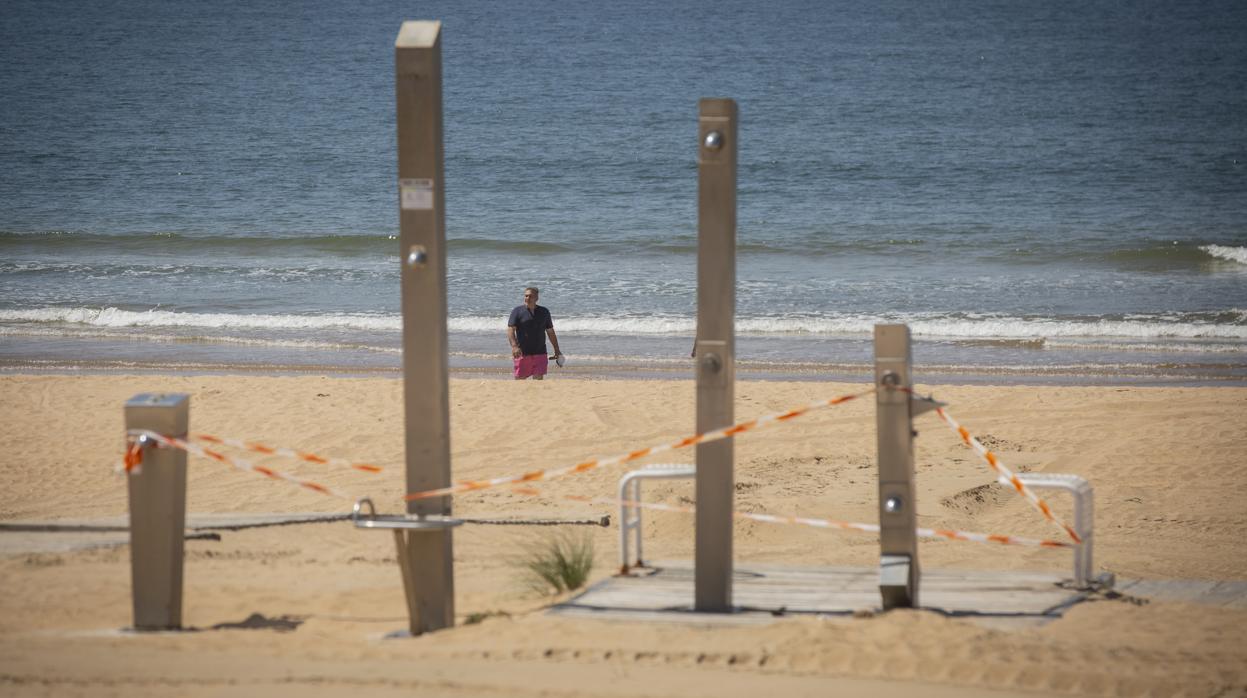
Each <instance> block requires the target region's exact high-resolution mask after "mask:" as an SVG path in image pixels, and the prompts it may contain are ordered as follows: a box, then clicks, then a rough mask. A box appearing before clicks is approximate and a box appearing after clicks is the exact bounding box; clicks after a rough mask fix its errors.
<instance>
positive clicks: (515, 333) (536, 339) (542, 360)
mask: <svg viewBox="0 0 1247 698" xmlns="http://www.w3.org/2000/svg"><path fill="white" fill-rule="evenodd" d="M538 294H539V292H538V291H537V287H536V286H529V287H528V288H526V289H524V305H517V306H515V309H514V310H512V311H511V317H510V318H509V319H507V339H508V340H509V341H510V342H511V358H512V359H514V361H515V380H517V381H519V380H524V379H525V378H528V377H529V376H532V377H533V380H541V379H543V378H545V375H546V368H547V366H548V364H549V360H548V359H547V358H546V335H549V337H550V344H552V345H553V346H554V358H555V359H556V360H558V359H561V358H562V356H563V352H561V351H559V338H558V337H557V336H556V335H555V334H554V320H553V319H552V318H551V317H550V311H549V310H548V309H546V307H545V306H541V305H537V296H538ZM559 365H562V363H561V362H560V364H559Z"/></svg>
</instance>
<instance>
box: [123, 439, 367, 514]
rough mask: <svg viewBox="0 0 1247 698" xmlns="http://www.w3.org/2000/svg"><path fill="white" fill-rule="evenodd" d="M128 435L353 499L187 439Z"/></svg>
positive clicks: (328, 488) (353, 499) (325, 487)
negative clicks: (144, 437)
mask: <svg viewBox="0 0 1247 698" xmlns="http://www.w3.org/2000/svg"><path fill="white" fill-rule="evenodd" d="M129 435H130V436H131V437H132V438H137V437H140V436H146V437H148V438H149V439H151V440H153V441H155V442H156V443H158V444H160V445H161V446H167V447H169V448H178V449H181V450H183V451H186V452H187V453H191V454H194V455H196V456H200V457H201V458H211V459H212V460H214V461H217V462H218V463H224V464H226V465H230V466H233V467H235V468H237V469H239V470H245V471H248V472H253V473H259V474H261V475H264V476H265V477H269V478H272V479H274V480H284V481H286V482H289V483H291V484H295V485H298V486H299V487H303V488H305V489H309V490H312V491H313V492H320V493H321V494H327V495H329V496H331V497H339V498H341V499H345V500H347V501H355V498H354V497H352V496H350V495H348V494H346V493H345V492H341V491H339V490H335V489H333V488H332V487H329V486H327V485H322V484H320V483H316V482H312V481H310V480H304V479H303V478H300V477H295V476H294V475H290V474H288V473H283V472H281V471H279V470H273V469H272V468H266V467H264V466H262V465H253V464H251V463H248V462H247V461H245V460H243V459H241V458H231V457H230V456H227V455H225V454H223V453H218V452H216V451H214V450H212V449H210V448H203V447H201V446H198V445H196V444H193V443H190V442H188V441H185V440H183V439H179V438H176V437H173V436H165V435H164V434H157V433H156V432H154V431H147V430H144V429H135V430H132V431H130V432H129ZM131 450H133V446H132V447H131V448H130V449H127V463H128V462H129V452H130V451H131ZM140 460H141V456H140ZM127 470H129V468H127Z"/></svg>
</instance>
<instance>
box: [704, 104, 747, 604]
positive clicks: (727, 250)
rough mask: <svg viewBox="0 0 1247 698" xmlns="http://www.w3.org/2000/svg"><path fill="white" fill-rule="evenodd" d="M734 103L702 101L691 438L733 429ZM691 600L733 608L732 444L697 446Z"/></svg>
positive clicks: (734, 267) (723, 442) (734, 300)
mask: <svg viewBox="0 0 1247 698" xmlns="http://www.w3.org/2000/svg"><path fill="white" fill-rule="evenodd" d="M736 122H737V109H736V102H735V101H733V100H731V99H703V100H701V102H700V105H699V116H698V129H697V138H698V151H697V152H698V158H697V342H696V374H697V425H696V426H697V433H699V434H704V433H706V432H708V431H713V430H715V429H720V428H722V427H726V426H731V424H732V423H733V421H734V408H733V402H734V400H735V382H736V367H735V354H736V337H735V334H736V332H735V314H736V133H737V128H736V126H737V124H736ZM696 458H697V482H696V496H697V514H696V543H695V554H694V572H693V576H694V580H693V586H694V603H693V607H694V609H695V610H697V611H709V612H727V611H730V610H732V510H733V490H734V477H733V473H732V469H733V458H734V451H733V442H732V439H723V440H721V441H714V442H711V443H705V444H698V445H697V455H696Z"/></svg>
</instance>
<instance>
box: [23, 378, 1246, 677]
mask: <svg viewBox="0 0 1247 698" xmlns="http://www.w3.org/2000/svg"><path fill="white" fill-rule="evenodd" d="M861 387H862V386H857V385H831V384H820V383H813V382H801V383H782V382H744V383H740V384H738V386H737V406H736V414H737V416H738V417H739V418H741V419H744V418H750V417H756V416H761V415H764V414H769V413H772V412H776V411H780V410H784V409H787V408H790V407H794V406H799V405H803V404H806V403H809V402H813V401H815V400H818V399H823V398H827V397H831V396H833V395H836V394H841V393H844V392H852V391H856V390H858V389H860V388H861ZM933 390H934V392H935V394H936V396H937V397H939V398H940V399H943V400H946V401H948V402H949V403H950V405H951V411H952V414H953V415H954V416H956V417H957V418H958V419H959V420H961V421H962V422H963V423H964V424H966V425H967V426H968V427H969V428H970V429H971V430H972V431H973V432H975V433H976V434H978V435H980V436H982V437H983V438H984V439H985V440H986V441H988V442H989V444H990V445H991V447H992V448H993V449H994V450H996V451H997V452H998V453H999V454H1000V455H1001V456H1002V457H1003V459H1004V461H1005V463H1006V464H1008V465H1009V466H1011V467H1013V468H1014V469H1017V470H1023V471H1036V472H1057V473H1076V474H1079V475H1082V476H1084V477H1086V478H1088V479H1089V480H1090V481H1091V482H1092V483H1093V485H1094V486H1095V490H1096V508H1097V511H1096V514H1097V517H1096V519H1097V520H1096V532H1097V547H1096V551H1095V553H1096V561H1097V563H1098V564H1097V566H1098V567H1099V568H1101V569H1107V570H1111V571H1113V572H1115V573H1116V574H1117V575H1119V576H1121V577H1132V578H1146V579H1213V580H1244V579H1247V537H1245V536H1244V535H1243V533H1244V531H1247V419H1244V415H1247V389H1242V388H1143V387H1112V388H1105V387H957V386H953V387H942V386H936V387H934V388H933ZM149 391H171V392H186V393H190V394H191V395H192V399H191V427H192V431H202V432H209V433H215V434H220V435H224V436H232V437H238V438H254V439H262V440H265V441H267V442H269V443H272V444H275V445H287V446H295V447H302V448H306V449H308V450H314V451H316V452H318V453H322V454H325V455H328V456H334V457H341V458H349V459H352V460H362V461H370V462H375V463H380V464H385V465H387V466H389V468H388V469H387V471H386V472H385V473H384V474H382V475H376V476H369V475H366V474H363V473H360V472H357V471H352V470H345V469H329V468H326V467H323V466H313V465H302V466H292V465H287V464H284V463H280V462H277V461H274V462H272V463H268V464H270V465H274V466H279V467H282V468H284V469H288V470H291V471H293V472H297V473H299V474H301V475H303V476H305V477H309V478H312V479H316V480H319V481H322V482H325V483H327V484H331V485H333V486H334V487H338V488H340V489H342V490H345V491H347V492H350V493H352V494H358V495H370V496H372V497H373V499H374V500H376V501H377V503H378V505H379V506H380V507H381V508H382V509H384V510H387V511H391V512H396V511H398V510H399V508H400V504H399V499H398V498H399V495H400V494H401V493H402V492H403V478H402V460H401V458H402V409H401V384H400V382H399V381H397V380H394V379H361V378H329V377H319V376H302V377H257V376H245V377H223V376H191V377H179V376H138V377H131V376H4V377H0V417H2V418H3V420H4V426H3V428H2V429H0V453H2V454H3V456H2V457H0V519H4V520H13V519H47V518H58V517H76V518H81V517H103V516H114V515H119V514H124V512H125V511H126V488H125V482H124V480H123V479H122V477H121V476H118V475H117V474H115V473H114V471H113V466H114V464H115V463H116V462H117V460H118V457H119V454H120V451H121V446H122V432H123V425H122V409H121V406H122V403H123V402H124V401H125V400H126V399H127V398H129V397H130V396H132V395H134V394H136V393H139V392H149ZM693 404H694V390H693V384H692V382H690V381H675V380H665V381H659V380H655V381H628V380H549V381H546V382H544V383H534V382H524V383H512V382H509V381H502V380H463V379H456V380H452V383H451V408H452V442H451V445H452V450H453V453H454V476H455V478H456V479H462V478H480V477H486V476H493V475H500V474H504V473H513V472H521V471H526V470H531V469H535V468H543V467H552V466H560V465H567V464H572V463H575V462H577V461H579V460H581V459H583V458H585V457H590V456H607V455H613V454H615V453H618V452H621V451H624V450H628V449H630V448H634V447H639V446H645V445H650V444H655V443H661V442H665V441H669V440H672V439H674V438H677V437H681V436H684V435H685V434H686V433H688V432H689V431H690V429H691V427H692V414H693ZM919 429H920V431H921V435H920V436H919V438H918V440H917V464H918V465H917V472H918V475H917V483H918V488H919V493H920V502H919V513H920V518H919V521H920V523H921V524H922V525H926V526H933V527H947V528H962V529H969V530H975V531H984V532H1000V533H1011V534H1017V535H1025V536H1032V537H1050V536H1053V535H1055V534H1056V532H1055V530H1054V529H1053V528H1052V527H1051V526H1050V525H1049V524H1047V523H1046V522H1044V521H1043V520H1042V519H1040V518H1039V517H1038V516H1037V515H1035V513H1034V512H1033V511H1032V510H1031V509H1030V508H1029V507H1028V506H1027V505H1026V504H1025V502H1022V501H1020V500H1019V499H1018V498H1016V497H1014V496H1012V495H1011V494H1009V493H1008V492H1004V491H1002V490H1000V489H999V487H997V486H995V485H990V484H989V483H990V482H991V480H992V478H991V476H990V474H989V473H988V471H987V470H986V467H985V466H984V464H983V463H982V462H981V461H979V460H978V459H977V457H976V456H975V454H974V453H973V452H971V451H969V450H968V449H966V448H965V447H964V446H963V445H961V444H960V443H959V442H958V440H957V439H956V437H955V435H953V434H952V433H951V432H950V431H949V430H948V429H947V428H946V427H945V426H944V425H943V424H941V423H940V422H939V421H938V420H936V419H935V418H934V417H933V416H925V417H922V418H920V421H919ZM873 435H874V415H873V406H872V403H871V402H870V401H857V402H854V403H849V404H847V405H845V406H842V407H838V408H833V409H829V410H825V411H822V412H820V413H818V414H815V415H811V416H809V417H805V418H802V419H801V420H797V421H796V422H794V423H791V424H789V425H785V426H782V427H776V428H772V429H769V430H765V431H760V432H758V433H756V434H749V435H746V436H743V437H741V438H739V439H738V441H737V445H736V456H737V464H736V481H737V507H738V508H739V509H741V510H744V511H758V512H769V513H779V514H801V515H806V516H815V517H834V518H841V519H847V520H854V521H867V522H869V521H873V520H874V518H875V513H874V512H875V506H876V504H875V489H874V488H875V478H874V470H873V459H874V455H873V453H874V436H873ZM660 460H661V461H663V462H691V461H692V454H691V453H688V452H677V453H676V454H674V455H673V456H670V457H664V458H661V459H660ZM266 463H267V462H266ZM622 472H623V470H622V469H618V468H617V469H612V470H607V471H603V470H598V471H592V472H589V473H587V474H585V475H583V476H579V477H576V478H566V479H562V480H558V481H554V482H549V483H544V484H542V486H541V489H542V490H543V492H544V493H546V496H543V497H540V498H531V497H525V496H521V495H517V494H513V493H510V492H507V491H501V490H499V491H494V490H491V491H485V492H477V493H473V494H471V495H467V496H462V497H459V498H458V499H457V500H456V502H455V512H456V513H457V514H460V515H464V516H481V517H486V516H501V517H511V516H514V517H548V518H590V517H600V516H602V515H605V514H611V515H612V516H613V515H614V513H615V512H614V511H613V510H612V508H611V507H607V506H604V505H590V504H584V503H576V502H569V501H566V500H564V499H561V498H560V495H566V494H589V495H593V496H602V497H610V496H613V492H614V490H615V486H616V483H617V481H618V478H619V477H620V475H621V474H622ZM648 492H649V496H648V498H649V499H652V500H653V501H658V502H666V503H670V504H683V503H686V502H687V501H689V499H690V498H691V496H692V485H691V483H688V482H663V483H660V484H654V485H653V486H651V487H649V489H648ZM349 506H350V504H349V502H346V501H341V500H335V499H329V498H326V497H324V496H321V495H317V494H315V493H311V492H307V491H302V490H299V489H296V488H293V487H290V486H289V485H286V484H283V483H279V482H273V481H269V480H266V479H263V478H260V477H257V476H256V475H253V474H248V473H242V472H237V471H233V470H230V469H228V468H226V467H223V466H221V465H219V464H216V463H213V462H205V461H201V460H197V459H192V461H191V475H190V478H189V495H188V509H189V510H190V511H191V512H305V511H346V510H348V509H349ZM577 530H582V531H592V535H593V536H594V538H595V543H596V550H597V563H598V564H597V567H596V569H595V571H594V578H593V579H594V580H595V581H596V580H598V579H602V578H605V577H606V576H608V575H609V574H610V573H611V572H612V571H614V569H615V566H616V563H617V555H618V549H617V542H616V541H617V534H618V532H617V529H615V528H614V526H612V527H611V528H609V529H605V528H580V529H577ZM692 531H693V529H692V521H691V517H688V516H687V515H682V514H660V513H651V514H647V526H646V546H647V557H650V558H653V559H690V558H691V557H692ZM548 534H549V529H545V528H537V527H497V526H464V527H462V528H460V529H457V531H456V533H455V537H454V541H455V558H456V585H457V597H456V603H457V615H458V618H459V622H460V625H459V627H456V628H455V629H452V630H447V631H442V632H438V633H433V634H429V635H426V636H423V637H420V638H415V639H401V640H383V639H382V637H383V636H384V635H385V634H386V633H389V632H392V631H395V630H399V629H401V628H403V627H404V626H405V623H406V609H405V606H404V602H403V598H402V592H401V585H400V582H399V577H398V571H397V568H396V566H395V563H394V552H393V543H392V539H391V538H390V536H389V535H388V534H383V533H378V532H371V531H360V530H357V529H355V528H353V527H352V526H351V525H350V524H349V523H333V524H315V525H300V526H288V527H281V528H266V529H255V530H247V531H239V532H233V533H225V534H223V537H222V539H221V540H220V541H209V540H191V541H187V544H186V551H187V552H186V584H185V613H184V623H185V624H186V625H187V626H190V627H193V628H196V629H198V632H184V633H178V634H153V635H141V636H140V635H133V634H125V633H120V632H118V629H120V628H123V627H125V626H127V625H128V624H129V623H130V601H129V564H128V559H129V551H128V548H126V547H125V546H121V547H115V548H105V549H97V550H87V551H79V552H71V553H55V554H54V553H37V554H23V555H11V556H8V557H2V558H0V589H3V593H2V594H0V695H23V696H25V695H44V694H47V695H58V696H60V695H120V694H125V695H130V696H133V695H156V694H159V695H192V696H209V695H226V694H229V695H237V694H240V693H242V694H252V695H255V694H263V695H280V694H291V695H293V694H298V695H300V696H319V695H340V694H343V693H346V692H348V691H351V692H354V691H367V692H368V693H369V694H371V695H390V694H399V693H404V694H412V693H413V692H419V693H422V694H424V695H448V696H477V695H481V696H528V695H532V696H537V695H542V696H580V695H603V696H614V695H620V696H624V695H630V696H676V695H679V696H702V695H705V696H712V695H713V696H736V695H741V696H744V695H750V696H753V695H758V694H760V693H763V692H770V693H772V694H774V695H798V696H799V695H827V694H828V693H831V692H837V691H838V692H841V693H844V694H850V695H856V694H869V695H897V696H899V695H913V694H914V692H915V691H917V692H918V694H919V695H933V696H953V695H957V696H975V695H1033V694H1070V695H1193V696H1227V695H1240V696H1241V695H1247V611H1244V610H1232V609H1225V608H1216V607H1211V606H1202V605H1195V604H1184V603H1176V602H1166V601H1152V602H1149V603H1132V602H1131V599H1117V600H1109V599H1104V600H1099V601H1094V602H1088V603H1084V604H1081V605H1079V606H1077V607H1075V608H1074V609H1072V610H1071V611H1070V612H1069V613H1067V614H1066V616H1065V617H1064V618H1062V619H1061V620H1059V621H1056V622H1053V623H1050V624H1048V625H1046V626H1044V627H1041V628H1032V629H1026V630H1018V631H996V630H987V629H984V628H981V627H979V626H976V625H973V624H971V623H969V622H967V621H964V620H960V619H954V618H946V617H943V616H939V615H936V614H933V613H929V612H921V611H903V612H891V613H887V614H882V615H877V616H875V617H872V618H854V619H815V618H791V619H778V620H777V621H776V622H775V623H773V624H770V625H766V626H762V627H740V628H726V629H725V628H721V627H720V628H704V627H698V626H696V625H692V624H688V625H684V624H644V623H629V622H604V621H582V620H573V619H566V618H563V619H560V618H553V617H550V616H547V615H544V614H543V613H542V610H543V608H545V607H546V606H547V605H548V604H550V603H551V602H552V600H556V599H553V598H552V597H542V596H538V595H536V594H534V593H533V592H531V591H529V590H527V589H526V588H525V586H524V585H523V584H522V582H521V580H520V573H519V572H518V571H517V569H516V567H515V565H514V561H515V556H516V551H517V550H518V549H520V548H521V547H522V546H523V545H524V544H525V543H527V542H529V541H534V540H541V539H542V538H543V537H544V536H546V535H548ZM0 535H5V534H2V533H0ZM735 546H736V557H737V560H738V563H739V564H747V563H749V562H758V563H763V562H765V563H791V564H801V565H811V564H827V565H859V566H873V565H875V564H876V563H877V555H878V547H877V543H876V541H875V539H874V538H873V537H872V536H870V535H863V534H853V533H839V532H829V531H823V530H815V529H808V528H797V527H786V526H773V525H765V524H760V523H752V522H738V523H737V524H736V529H735ZM921 555H922V562H923V566H924V567H925V568H933V567H950V568H965V569H978V570H1015V569H1035V570H1050V571H1057V572H1063V571H1066V570H1068V568H1069V559H1068V553H1066V552H1056V551H1049V550H1038V549H1028V548H1004V547H998V546H993V547H986V546H983V545H978V544H973V543H958V542H948V541H942V542H928V543H923V545H922V549H921ZM481 614H484V615H487V617H486V618H485V619H484V620H483V621H481V622H477V623H473V624H466V622H465V621H466V620H467V619H468V616H469V615H481ZM230 626H235V627H230Z"/></svg>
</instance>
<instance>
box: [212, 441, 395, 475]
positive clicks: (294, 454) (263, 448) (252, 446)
mask: <svg viewBox="0 0 1247 698" xmlns="http://www.w3.org/2000/svg"><path fill="white" fill-rule="evenodd" d="M191 438H192V439H195V440H196V441H206V442H208V443H211V444H220V445H222V446H229V447H231V448H237V449H241V450H244V451H251V452H252V453H260V454H263V455H266V456H282V457H285V458H294V459H295V460H301V461H303V462H305V463H316V464H318V465H336V466H341V467H345V468H354V469H355V470H361V471H363V472H365V473H380V472H382V471H383V470H384V468H382V467H381V466H379V465H373V464H372V463H354V462H351V461H349V460H346V459H343V458H327V457H325V456H319V455H316V454H315V453H308V452H307V451H298V450H295V449H293V448H283V447H281V446H268V445H265V444H262V443H258V442H255V441H240V440H238V439H229V438H225V437H221V436H213V435H212V434H191Z"/></svg>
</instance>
